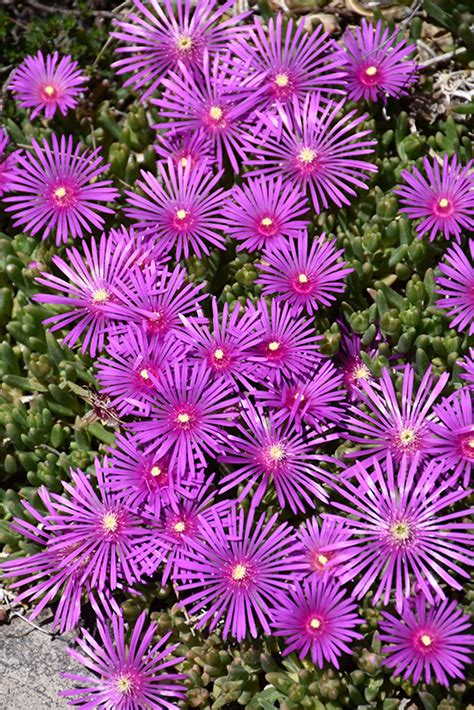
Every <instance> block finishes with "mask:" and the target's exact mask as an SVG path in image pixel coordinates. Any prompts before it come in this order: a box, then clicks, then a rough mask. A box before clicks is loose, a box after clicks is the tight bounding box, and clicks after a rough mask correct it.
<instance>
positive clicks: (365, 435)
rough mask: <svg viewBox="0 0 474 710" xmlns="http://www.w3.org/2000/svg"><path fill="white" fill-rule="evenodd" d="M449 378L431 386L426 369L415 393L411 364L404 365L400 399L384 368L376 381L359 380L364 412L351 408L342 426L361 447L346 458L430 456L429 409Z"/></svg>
mask: <svg viewBox="0 0 474 710" xmlns="http://www.w3.org/2000/svg"><path fill="white" fill-rule="evenodd" d="M448 379H449V374H448V373H447V372H444V373H443V374H442V375H441V376H440V377H439V379H438V381H437V382H436V383H434V381H433V374H432V368H431V367H429V368H428V369H427V371H426V372H425V374H424V376H423V379H422V380H421V383H420V386H419V387H418V389H417V390H416V388H415V371H414V369H413V367H412V366H411V365H406V366H405V368H404V370H403V378H402V389H401V393H400V394H399V396H398V395H397V392H396V391H395V387H394V384H393V382H392V379H391V376H390V372H389V370H388V369H386V368H384V369H383V370H382V376H381V378H380V380H378V381H377V382H373V383H372V382H369V381H367V380H365V379H362V380H361V381H360V391H359V398H360V400H361V401H362V402H363V403H364V404H365V406H366V410H364V409H362V408H361V407H360V405H352V406H351V407H350V409H349V416H348V417H347V420H346V423H345V429H346V431H345V436H346V437H347V438H348V439H349V440H350V441H354V442H356V443H357V444H360V448H359V450H358V451H356V452H352V453H350V454H349V455H350V456H357V457H362V456H371V455H374V456H376V457H377V458H379V459H380V458H383V457H384V456H386V455H387V454H388V453H391V454H392V455H393V456H395V458H396V459H398V460H399V459H401V458H403V457H407V458H409V459H410V458H413V457H414V456H415V455H416V454H421V455H422V456H426V455H427V454H428V453H430V451H431V445H432V438H433V437H432V435H431V434H430V430H429V421H430V420H431V419H432V418H433V414H432V406H433V404H434V403H435V402H436V400H437V398H438V397H439V395H440V394H441V392H442V391H443V389H444V387H445V385H446V382H447V381H448Z"/></svg>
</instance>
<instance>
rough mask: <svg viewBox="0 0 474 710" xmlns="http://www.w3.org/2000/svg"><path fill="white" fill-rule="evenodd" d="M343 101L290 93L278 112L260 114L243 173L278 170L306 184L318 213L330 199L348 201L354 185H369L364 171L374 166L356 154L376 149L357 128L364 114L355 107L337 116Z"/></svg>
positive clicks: (294, 183)
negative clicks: (247, 167)
mask: <svg viewBox="0 0 474 710" xmlns="http://www.w3.org/2000/svg"><path fill="white" fill-rule="evenodd" d="M343 106H344V101H341V102H339V103H334V102H333V101H329V102H328V103H327V104H323V102H322V101H321V97H320V95H319V94H308V95H307V96H306V99H305V101H304V102H303V103H301V104H300V103H299V101H298V100H297V99H296V98H294V99H293V101H292V102H291V103H290V104H289V105H288V106H285V108H284V109H283V108H282V107H279V109H278V116H277V117H275V116H273V115H271V114H262V115H261V116H260V119H261V123H262V130H263V134H262V132H261V131H260V132H259V134H258V135H255V136H253V135H248V136H247V144H248V151H249V152H250V151H252V152H253V153H254V154H255V158H252V159H251V160H250V159H249V160H247V161H246V162H247V163H248V164H249V165H253V166H255V169H254V170H252V171H251V172H249V173H246V176H249V177H252V176H253V175H280V174H281V175H282V176H283V178H284V180H286V181H287V182H288V184H290V185H291V186H293V187H297V188H299V189H300V190H303V191H305V192H306V190H309V193H310V195H311V199H312V201H313V205H314V209H315V210H316V213H317V214H319V213H320V212H321V210H322V209H327V208H328V207H329V205H330V204H331V203H334V204H336V205H337V206H338V207H342V205H349V204H350V202H351V197H353V196H355V195H356V191H355V188H364V189H366V188H367V184H366V183H367V180H368V176H367V175H365V173H366V172H377V167H376V166H375V165H373V164H372V163H368V162H366V161H365V160H362V159H361V157H360V156H363V155H368V154H370V153H373V152H374V147H373V146H374V145H375V141H374V140H367V139H366V137H367V136H368V135H369V134H370V129H362V128H360V129H359V128H358V127H359V126H360V124H361V123H362V122H363V121H364V120H365V119H366V118H367V116H366V115H363V116H358V115H357V113H356V111H355V110H352V111H349V112H348V113H345V114H344V115H343V116H340V112H341V110H342V108H343Z"/></svg>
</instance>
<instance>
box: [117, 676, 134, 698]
mask: <svg viewBox="0 0 474 710" xmlns="http://www.w3.org/2000/svg"><path fill="white" fill-rule="evenodd" d="M131 688H132V681H131V680H130V677H129V676H128V675H120V676H119V677H118V678H117V690H118V692H119V693H124V694H125V693H128V692H129V691H130V690H131Z"/></svg>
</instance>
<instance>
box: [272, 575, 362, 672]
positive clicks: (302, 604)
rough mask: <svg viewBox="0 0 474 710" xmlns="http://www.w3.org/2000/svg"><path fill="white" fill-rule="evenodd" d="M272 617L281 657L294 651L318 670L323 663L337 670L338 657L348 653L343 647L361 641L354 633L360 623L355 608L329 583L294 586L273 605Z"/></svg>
mask: <svg viewBox="0 0 474 710" xmlns="http://www.w3.org/2000/svg"><path fill="white" fill-rule="evenodd" d="M272 617H273V623H272V626H273V632H274V633H275V634H276V635H277V636H283V637H284V638H285V650H284V651H283V653H282V655H283V656H287V655H288V654H289V653H293V651H296V652H297V653H298V655H299V657H300V658H301V659H302V660H303V659H304V658H307V657H308V656H311V660H312V661H313V663H314V664H315V665H316V666H318V667H319V668H323V667H324V664H325V662H327V663H331V664H332V665H333V666H335V667H336V668H339V661H338V656H340V655H341V654H342V653H351V649H350V647H349V646H348V645H347V644H348V643H351V642H352V641H354V640H356V639H361V638H363V636H362V634H360V633H358V632H357V631H355V630H354V629H355V627H356V626H357V625H358V624H361V623H362V619H361V618H360V617H359V616H358V614H357V604H355V603H354V601H353V600H352V599H350V598H347V597H346V592H345V590H344V589H342V587H340V586H339V584H338V583H337V582H335V581H332V580H329V579H307V580H305V581H304V582H303V583H299V582H295V583H294V584H293V585H291V586H290V587H289V589H288V593H287V595H286V598H285V599H278V600H277V602H276V603H275V608H274V611H273V614H272Z"/></svg>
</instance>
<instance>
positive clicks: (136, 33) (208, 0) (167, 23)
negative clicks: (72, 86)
mask: <svg viewBox="0 0 474 710" xmlns="http://www.w3.org/2000/svg"><path fill="white" fill-rule="evenodd" d="M133 4H134V12H132V13H130V15H129V16H128V17H127V19H126V20H125V21H123V20H117V22H116V24H117V27H118V28H119V29H118V30H117V31H115V32H112V36H113V37H115V39H118V40H119V41H121V42H123V43H124V45H123V46H119V47H118V48H117V49H116V51H117V52H118V53H119V54H124V55H125V56H124V57H123V58H122V59H119V60H118V61H116V62H115V63H114V64H112V66H113V67H115V68H117V69H118V74H119V75H120V74H128V73H131V74H132V76H131V77H130V78H129V79H127V80H126V81H125V84H124V86H133V87H134V88H135V89H139V90H141V89H143V88H144V87H148V88H147V89H146V91H145V92H144V93H143V94H142V99H143V100H145V99H147V98H148V97H149V96H151V95H152V94H153V93H155V91H156V89H157V88H158V86H159V85H160V84H163V83H164V81H163V80H164V78H165V77H167V76H168V70H169V69H178V67H179V66H181V65H184V66H185V67H187V68H188V69H189V70H195V69H199V68H201V67H202V65H203V61H204V55H205V53H206V52H209V53H211V54H214V53H215V52H218V51H222V50H225V49H227V47H228V43H229V41H230V40H231V39H234V38H235V36H236V35H238V34H239V33H240V32H242V31H244V30H245V29H246V28H244V27H239V26H238V25H239V24H240V23H241V21H242V20H243V19H244V18H245V17H246V16H247V15H248V14H249V13H248V12H246V13H241V14H239V15H233V16H231V17H227V18H225V19H223V17H224V16H225V15H226V13H227V12H228V11H229V9H230V8H231V7H233V5H234V0H227V2H224V3H223V4H222V5H219V4H218V2H217V0H198V2H197V3H196V5H191V3H190V2H189V0H174V1H173V2H171V0H150V2H149V3H148V4H147V5H145V3H143V2H141V0H133Z"/></svg>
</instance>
